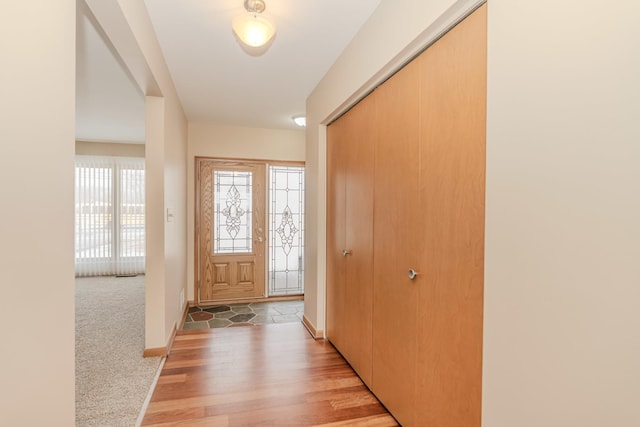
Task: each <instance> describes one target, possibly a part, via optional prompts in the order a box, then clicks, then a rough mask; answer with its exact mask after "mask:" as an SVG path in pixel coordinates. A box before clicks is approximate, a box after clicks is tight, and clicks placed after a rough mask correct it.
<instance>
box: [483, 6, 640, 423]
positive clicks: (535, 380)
mask: <svg viewBox="0 0 640 427" xmlns="http://www.w3.org/2000/svg"><path fill="white" fill-rule="evenodd" d="M638 16H640V4H639V3H638V2H637V1H635V0H615V1H610V2H606V3H603V2H600V1H596V0H582V1H564V2H558V1H553V0H538V1H535V2H531V1H524V0H517V1H514V0H499V1H498V0H492V1H490V4H489V17H488V20H489V41H488V43H489V45H488V50H489V56H488V71H489V75H488V78H489V81H488V85H489V86H488V87H489V92H488V129H487V137H488V138H487V228H486V231H487V232H486V264H485V265H486V288H485V340H484V408H483V419H484V423H485V425H487V426H489V425H490V426H496V427H502V426H514V425H518V426H522V427H533V426H546V427H565V426H581V427H599V426H605V425H606V426H617V427H633V426H640V410H638V402H639V399H640V286H639V284H640V262H638V260H640V221H639V219H640V198H638V194H640V166H639V165H640V121H639V120H638V118H639V117H640V107H639V105H640V77H639V76H640V26H638V24H637V17H638Z"/></svg>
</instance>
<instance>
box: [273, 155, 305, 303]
mask: <svg viewBox="0 0 640 427" xmlns="http://www.w3.org/2000/svg"><path fill="white" fill-rule="evenodd" d="M269 194H270V206H269V296H277V295H297V294H303V293H304V281H303V278H304V258H303V256H304V254H303V249H304V167H303V166H270V168H269Z"/></svg>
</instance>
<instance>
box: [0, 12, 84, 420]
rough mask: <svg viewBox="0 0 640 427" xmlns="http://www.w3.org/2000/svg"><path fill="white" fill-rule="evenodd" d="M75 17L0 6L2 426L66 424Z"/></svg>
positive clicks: (70, 371) (70, 361) (71, 333)
mask: <svg viewBox="0 0 640 427" xmlns="http://www.w3.org/2000/svg"><path fill="white" fill-rule="evenodd" d="M75 7H76V2H75V1H74V0H61V1H56V2H51V1H49V0H34V1H29V2H4V3H3V5H2V13H0V45H1V47H0V51H2V66H0V94H1V96H0V117H2V118H1V119H0V194H1V195H2V196H1V202H0V203H2V207H3V210H2V221H1V222H0V236H1V237H0V266H1V268H0V270H1V272H2V278H1V279H0V281H1V282H0V322H1V323H2V325H3V333H2V339H1V340H2V341H1V342H2V344H0V347H1V348H2V351H1V352H0V355H1V356H0V360H2V365H3V367H4V369H3V373H2V378H1V379H0V395H1V396H2V398H1V399H0V425H3V426H45V425H46V426H56V427H57V426H72V425H74V422H75V415H74V414H75V405H74V398H75V388H74V378H75V371H74V363H75V361H74V351H75V350H74V349H75V330H74V267H73V259H74V255H73V188H74V176H73V173H74V172H73V171H74V167H73V162H74V139H75V137H74V135H75V129H74V114H75V105H74V104H75V27H76V26H75ZM34 11H37V13H34Z"/></svg>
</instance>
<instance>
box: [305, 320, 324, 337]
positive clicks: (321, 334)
mask: <svg viewBox="0 0 640 427" xmlns="http://www.w3.org/2000/svg"><path fill="white" fill-rule="evenodd" d="M302 324H303V325H304V327H305V328H307V331H309V333H310V334H311V336H312V337H313V338H314V339H316V340H321V339H323V338H324V332H323V331H322V329H316V327H315V326H313V323H311V321H309V319H307V316H305V315H302Z"/></svg>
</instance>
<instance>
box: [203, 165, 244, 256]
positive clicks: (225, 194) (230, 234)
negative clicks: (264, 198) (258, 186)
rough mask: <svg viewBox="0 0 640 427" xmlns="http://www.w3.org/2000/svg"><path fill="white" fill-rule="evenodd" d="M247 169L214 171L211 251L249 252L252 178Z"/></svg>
mask: <svg viewBox="0 0 640 427" xmlns="http://www.w3.org/2000/svg"><path fill="white" fill-rule="evenodd" d="M252 177H253V174H252V173H251V172H244V171H214V176H213V182H214V193H215V194H214V196H213V198H214V200H215V201H216V202H215V213H214V216H213V218H214V226H213V232H214V235H215V239H214V253H215V254H241V253H244V254H246V253H251V252H252V250H253V245H252V238H253V233H252V225H253V224H252V221H251V219H252V214H253V212H252V196H251V192H252V179H251V178H252Z"/></svg>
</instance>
